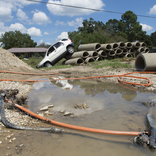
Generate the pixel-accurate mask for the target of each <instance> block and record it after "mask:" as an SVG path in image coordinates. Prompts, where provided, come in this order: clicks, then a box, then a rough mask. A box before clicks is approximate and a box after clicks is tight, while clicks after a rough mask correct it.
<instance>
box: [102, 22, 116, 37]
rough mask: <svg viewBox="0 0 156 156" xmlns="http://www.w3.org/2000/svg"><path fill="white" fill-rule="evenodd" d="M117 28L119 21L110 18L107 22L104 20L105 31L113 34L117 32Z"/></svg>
mask: <svg viewBox="0 0 156 156" xmlns="http://www.w3.org/2000/svg"><path fill="white" fill-rule="evenodd" d="M118 29H119V21H118V20H116V19H113V20H112V19H110V20H109V21H108V22H106V27H105V30H106V31H107V33H109V34H111V35H112V36H113V35H116V34H117V33H118Z"/></svg>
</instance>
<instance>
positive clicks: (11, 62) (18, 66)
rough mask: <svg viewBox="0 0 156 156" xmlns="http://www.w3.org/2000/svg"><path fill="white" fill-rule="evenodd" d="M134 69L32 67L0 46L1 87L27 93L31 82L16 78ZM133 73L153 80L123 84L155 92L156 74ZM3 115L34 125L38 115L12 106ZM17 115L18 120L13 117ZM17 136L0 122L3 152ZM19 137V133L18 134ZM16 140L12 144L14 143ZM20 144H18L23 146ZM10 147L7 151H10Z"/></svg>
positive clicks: (87, 74)
mask: <svg viewBox="0 0 156 156" xmlns="http://www.w3.org/2000/svg"><path fill="white" fill-rule="evenodd" d="M125 63H130V64H133V65H134V63H135V60H134V59H133V60H127V61H126V62H125ZM5 71H11V72H25V73H42V74H44V73H57V74H55V75H43V76H37V75H36V76H35V75H22V74H12V73H5ZM129 72H136V69H135V68H132V69H125V68H124V69H112V68H108V67H107V68H100V69H94V68H91V67H89V66H87V65H80V66H74V67H72V68H65V69H47V70H46V69H40V70H37V69H33V68H31V67H30V66H28V65H27V64H26V63H24V62H23V61H21V60H20V59H19V58H17V57H16V56H14V55H13V54H11V53H10V52H8V51H6V50H4V49H1V48H0V79H1V81H0V89H18V90H19V94H18V96H21V95H26V94H27V93H28V92H29V91H30V90H31V89H32V83H28V82H19V80H38V79H41V78H52V77H53V76H55V77H56V76H64V77H66V78H74V77H93V76H103V75H122V74H124V73H129ZM132 75H135V76H142V77H147V78H149V79H150V80H151V82H152V84H151V86H149V87H145V86H142V85H128V86H127V85H126V87H130V88H132V89H135V90H140V91H145V92H156V75H155V73H153V74H140V73H135V74H132ZM4 79H12V80H13V81H3V80H4ZM98 80H99V81H109V82H113V83H119V82H118V77H107V78H99V79H98ZM124 80H125V81H129V82H135V83H148V82H147V80H143V79H133V78H126V77H125V78H124ZM5 112H6V117H7V118H8V120H10V122H12V123H14V124H17V125H20V126H23V125H24V126H34V125H35V124H36V125H38V124H39V121H38V120H37V119H32V118H31V117H29V116H27V115H23V114H21V113H20V112H17V111H14V110H8V109H5ZM17 118H18V119H20V121H21V122H20V123H19V122H18V121H17V120H16V119H17ZM40 124H41V123H40ZM18 137H19V134H18V133H15V132H13V131H12V130H11V129H6V128H5V126H4V125H3V124H2V123H1V122H0V146H1V147H4V148H3V150H4V153H11V150H10V148H11V149H12V151H13V152H15V151H17V146H16V147H14V146H15V145H16V142H15V140H16V138H18ZM19 138H20V137H19ZM13 142H15V144H14V143H13ZM22 145H23V142H22V144H20V145H19V146H21V147H20V148H22ZM9 150H10V152H9Z"/></svg>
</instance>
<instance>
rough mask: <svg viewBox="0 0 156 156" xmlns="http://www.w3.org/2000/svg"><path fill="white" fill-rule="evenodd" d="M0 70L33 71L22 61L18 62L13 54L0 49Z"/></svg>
mask: <svg viewBox="0 0 156 156" xmlns="http://www.w3.org/2000/svg"><path fill="white" fill-rule="evenodd" d="M0 70H3V71H4V70H7V71H29V70H34V69H33V68H32V67H30V66H29V65H28V64H26V63H25V62H23V61H22V60H20V59H19V58H18V57H16V56H15V55H14V54H12V53H10V52H9V51H7V50H4V49H2V48H0Z"/></svg>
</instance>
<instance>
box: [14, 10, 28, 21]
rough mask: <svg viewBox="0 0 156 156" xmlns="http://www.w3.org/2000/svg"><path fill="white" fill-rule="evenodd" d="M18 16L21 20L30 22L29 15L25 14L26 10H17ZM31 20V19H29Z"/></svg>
mask: <svg viewBox="0 0 156 156" xmlns="http://www.w3.org/2000/svg"><path fill="white" fill-rule="evenodd" d="M16 16H17V17H18V19H19V20H20V21H25V22H28V21H29V18H28V16H27V15H26V14H25V12H23V11H22V10H21V9H18V10H17V14H16ZM29 22H30V21H29Z"/></svg>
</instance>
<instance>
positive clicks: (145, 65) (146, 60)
mask: <svg viewBox="0 0 156 156" xmlns="http://www.w3.org/2000/svg"><path fill="white" fill-rule="evenodd" d="M155 60H156V53H143V54H139V55H138V56H137V58H136V60H135V68H136V69H137V70H139V71H148V70H153V71H155V70H156V61H155Z"/></svg>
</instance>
